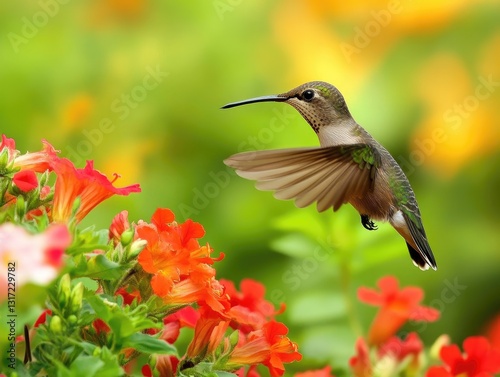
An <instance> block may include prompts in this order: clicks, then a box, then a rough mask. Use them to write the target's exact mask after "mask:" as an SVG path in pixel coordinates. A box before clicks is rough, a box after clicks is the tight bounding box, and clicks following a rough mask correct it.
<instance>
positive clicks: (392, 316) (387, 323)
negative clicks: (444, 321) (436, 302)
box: [358, 276, 439, 345]
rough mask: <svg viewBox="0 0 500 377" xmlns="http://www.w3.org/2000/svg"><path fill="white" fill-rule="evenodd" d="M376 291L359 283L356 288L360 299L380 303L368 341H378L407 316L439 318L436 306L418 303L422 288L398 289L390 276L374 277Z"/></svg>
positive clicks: (387, 337) (424, 319)
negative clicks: (376, 284)
mask: <svg viewBox="0 0 500 377" xmlns="http://www.w3.org/2000/svg"><path fill="white" fill-rule="evenodd" d="M378 286H379V288H380V292H377V291H376V290H374V289H371V288H366V287H361V288H359V290H358V298H359V300H360V301H362V302H365V303H367V304H371V305H377V306H380V310H379V312H378V313H377V316H376V317H375V319H374V320H373V323H372V325H371V327H370V331H369V333H368V343H369V344H373V345H379V344H381V343H383V342H385V341H386V340H387V339H389V338H390V337H391V336H393V335H394V334H395V333H396V331H398V329H399V328H400V327H401V326H402V325H404V323H405V322H407V321H408V320H414V321H428V322H432V321H435V320H437V319H438V318H439V311H437V310H436V309H433V308H430V307H426V306H421V305H420V301H421V300H422V299H423V297H424V292H423V290H422V289H421V288H419V287H405V288H403V289H399V287H398V281H397V280H396V278H395V277H393V276H386V277H383V278H381V279H380V280H379V281H378Z"/></svg>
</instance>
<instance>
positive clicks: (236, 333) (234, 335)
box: [229, 330, 240, 349]
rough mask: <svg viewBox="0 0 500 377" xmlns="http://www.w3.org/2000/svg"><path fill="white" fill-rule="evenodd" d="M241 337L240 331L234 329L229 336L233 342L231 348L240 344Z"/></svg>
mask: <svg viewBox="0 0 500 377" xmlns="http://www.w3.org/2000/svg"><path fill="white" fill-rule="evenodd" d="M239 337H240V332H239V331H238V330H235V331H233V333H232V334H231V335H230V336H229V340H230V342H231V349H233V348H234V347H236V345H237V344H238V339H239Z"/></svg>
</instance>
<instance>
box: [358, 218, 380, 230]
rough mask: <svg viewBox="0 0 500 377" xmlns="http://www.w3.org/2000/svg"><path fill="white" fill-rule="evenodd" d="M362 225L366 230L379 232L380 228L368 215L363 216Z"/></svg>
mask: <svg viewBox="0 0 500 377" xmlns="http://www.w3.org/2000/svg"><path fill="white" fill-rule="evenodd" d="M361 224H363V226H364V227H365V229H368V230H377V229H378V226H376V225H375V223H374V222H373V221H372V220H370V218H369V217H368V215H361Z"/></svg>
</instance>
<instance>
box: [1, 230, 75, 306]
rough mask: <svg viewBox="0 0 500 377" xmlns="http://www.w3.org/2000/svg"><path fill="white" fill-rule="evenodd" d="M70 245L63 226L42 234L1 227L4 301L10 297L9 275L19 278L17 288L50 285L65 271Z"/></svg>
mask: <svg viewBox="0 0 500 377" xmlns="http://www.w3.org/2000/svg"><path fill="white" fill-rule="evenodd" d="M70 244H71V234H70V233H69V231H68V229H67V227H66V226H65V225H62V224H57V225H56V224H53V225H50V226H49V227H48V228H47V229H46V230H45V231H44V232H43V233H40V234H30V233H28V232H27V231H26V229H24V228H23V227H21V226H19V225H14V224H11V223H5V224H2V225H0V264H1V270H0V281H1V283H0V289H1V290H0V299H3V298H5V297H6V296H7V282H8V279H9V275H8V272H11V273H12V274H14V275H15V281H16V287H18V286H22V285H24V284H26V283H34V284H39V285H46V284H48V283H50V282H51V281H52V280H53V279H54V278H55V277H56V276H57V274H58V272H59V270H60V269H61V268H62V266H63V255H64V251H65V250H66V248H67V247H68V246H69V245H70ZM9 267H10V268H11V269H12V271H11V270H9ZM10 276H13V275H10Z"/></svg>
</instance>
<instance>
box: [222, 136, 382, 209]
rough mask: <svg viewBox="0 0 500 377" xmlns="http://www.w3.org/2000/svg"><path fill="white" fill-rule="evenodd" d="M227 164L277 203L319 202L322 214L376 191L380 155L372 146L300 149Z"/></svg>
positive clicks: (251, 156)
mask: <svg viewBox="0 0 500 377" xmlns="http://www.w3.org/2000/svg"><path fill="white" fill-rule="evenodd" d="M224 163H225V164H226V165H228V166H230V167H232V168H234V169H236V173H237V174H238V175H240V176H241V177H243V178H247V179H253V180H256V181H257V185H256V186H257V188H258V189H260V190H272V191H276V192H275V194H274V196H275V197H276V198H277V199H282V200H286V199H295V204H296V205H297V207H306V206H308V205H309V204H311V203H313V202H317V207H318V211H319V212H322V211H325V210H326V209H328V208H330V207H333V210H334V211H336V210H337V209H338V208H339V207H340V206H341V205H342V204H344V203H347V202H348V200H349V198H350V197H351V196H363V195H364V194H365V193H366V192H367V190H372V189H373V182H374V179H375V174H376V170H377V169H376V168H377V167H378V166H379V164H380V155H379V154H378V152H377V151H376V149H375V148H373V147H372V146H370V145H368V144H352V145H341V146H334V147H322V148H296V149H279V150H268V151H254V152H243V153H238V154H235V155H233V156H231V157H229V158H228V159H226V160H224Z"/></svg>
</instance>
